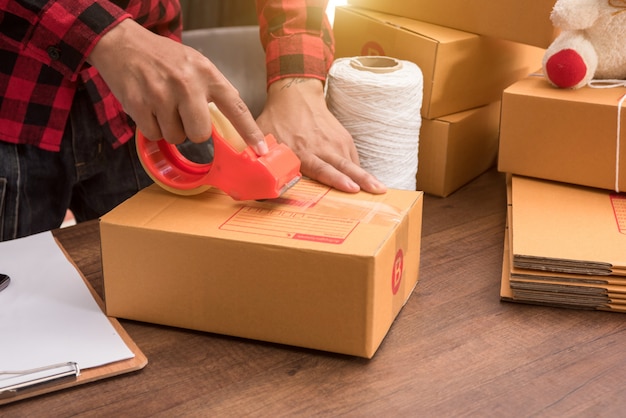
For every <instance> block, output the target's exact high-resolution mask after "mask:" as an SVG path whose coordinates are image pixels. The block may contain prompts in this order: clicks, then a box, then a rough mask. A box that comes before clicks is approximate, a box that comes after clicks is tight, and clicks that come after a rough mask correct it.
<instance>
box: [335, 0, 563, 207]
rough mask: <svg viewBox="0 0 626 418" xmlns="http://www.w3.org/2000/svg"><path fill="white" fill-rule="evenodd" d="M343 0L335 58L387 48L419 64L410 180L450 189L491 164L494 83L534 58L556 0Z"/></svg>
mask: <svg viewBox="0 0 626 418" xmlns="http://www.w3.org/2000/svg"><path fill="white" fill-rule="evenodd" d="M348 3H349V5H348V6H343V7H338V8H337V9H336V10H335V21H334V33H335V39H336V54H335V55H336V56H337V57H353V56H359V55H385V56H390V57H394V58H397V59H400V60H406V61H411V62H413V63H415V64H417V65H418V67H420V69H421V70H422V73H423V78H424V91H423V100H422V109H421V118H422V126H421V130H420V137H419V153H418V171H417V179H416V180H417V188H418V189H419V190H423V191H424V192H426V193H429V194H432V195H435V196H442V197H444V196H448V195H449V194H451V193H453V192H454V191H456V190H457V189H458V188H460V187H461V186H463V185H464V184H466V183H467V182H469V181H471V180H472V179H473V178H475V177H477V176H478V175H480V174H481V173H483V172H484V171H486V170H487V169H488V168H490V167H492V166H493V165H494V164H495V162H496V159H497V153H498V135H499V123H500V104H501V98H502V92H503V90H504V89H505V88H507V87H508V86H510V85H511V84H513V83H515V82H516V81H518V80H520V79H521V78H524V77H526V76H527V75H528V74H530V73H532V72H534V71H536V69H537V68H539V67H540V66H541V59H542V57H543V54H544V51H545V49H544V48H545V47H547V46H548V45H549V43H550V42H551V40H552V39H553V38H554V35H555V31H554V27H553V25H552V23H551V22H550V19H549V14H550V10H551V8H552V5H553V3H554V1H553V0H537V1H533V2H530V3H532V4H530V3H529V2H526V3H523V4H522V3H520V2H519V1H514V0H501V1H499V2H497V3H498V4H495V3H494V2H490V1H489V0H481V1H478V2H467V1H462V0H444V1H438V2H433V1H430V2H429V1H427V0H415V1H395V2H391V1H387V0H350V1H349V2H348ZM426 3H428V4H426ZM416 117H417V115H416Z"/></svg>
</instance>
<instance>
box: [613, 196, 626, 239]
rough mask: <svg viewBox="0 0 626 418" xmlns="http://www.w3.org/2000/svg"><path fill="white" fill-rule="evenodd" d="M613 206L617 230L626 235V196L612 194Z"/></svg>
mask: <svg viewBox="0 0 626 418" xmlns="http://www.w3.org/2000/svg"><path fill="white" fill-rule="evenodd" d="M611 205H612V206H613V214H614V215H615V221H616V222H617V229H618V230H619V232H620V233H621V234H626V195H624V194H618V193H611Z"/></svg>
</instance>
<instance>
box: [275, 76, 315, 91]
mask: <svg viewBox="0 0 626 418" xmlns="http://www.w3.org/2000/svg"><path fill="white" fill-rule="evenodd" d="M286 90H295V91H300V92H311V93H321V94H323V92H324V83H323V82H322V80H319V79H317V78H311V77H287V78H281V79H280V80H276V81H274V82H273V83H272V84H270V86H269V88H268V94H273V93H278V92H281V91H286Z"/></svg>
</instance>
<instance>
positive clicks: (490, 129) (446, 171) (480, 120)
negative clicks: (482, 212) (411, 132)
mask: <svg viewBox="0 0 626 418" xmlns="http://www.w3.org/2000/svg"><path fill="white" fill-rule="evenodd" d="M499 128H500V102H494V103H492V104H490V105H487V106H482V107H479V108H476V109H471V110H466V111H464V112H459V113H454V114H452V115H447V116H442V117H440V118H437V119H422V127H421V130H420V140H419V156H418V170H417V189H418V190H422V191H424V192H425V193H428V194H432V195H435V196H440V197H446V196H448V195H450V194H451V193H453V192H454V191H456V190H457V189H458V188H460V187H461V186H463V185H465V184H466V183H468V182H469V181H471V180H473V179H474V178H476V177H477V176H478V175H480V174H482V173H484V172H485V171H486V170H487V169H488V168H489V167H492V166H493V165H495V163H496V157H497V155H498V134H499Z"/></svg>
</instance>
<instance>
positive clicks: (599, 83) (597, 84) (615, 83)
mask: <svg viewBox="0 0 626 418" xmlns="http://www.w3.org/2000/svg"><path fill="white" fill-rule="evenodd" d="M587 84H588V85H589V87H593V88H596V89H612V88H615V87H626V80H595V79H594V80H591V81H589V83H587ZM625 99H626V94H623V95H622V97H621V98H620V99H619V102H618V104H617V138H616V140H615V192H616V193H619V172H620V148H621V142H622V141H621V136H622V105H623V104H624V100H625Z"/></svg>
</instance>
